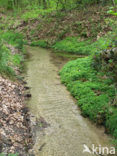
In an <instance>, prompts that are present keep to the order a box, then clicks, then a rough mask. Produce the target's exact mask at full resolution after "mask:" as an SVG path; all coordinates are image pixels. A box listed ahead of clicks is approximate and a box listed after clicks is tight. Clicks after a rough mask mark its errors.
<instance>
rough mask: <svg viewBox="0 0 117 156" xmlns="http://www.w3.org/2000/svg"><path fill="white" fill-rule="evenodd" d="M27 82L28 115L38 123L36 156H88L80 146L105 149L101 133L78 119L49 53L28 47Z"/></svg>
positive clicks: (78, 112) (104, 140) (81, 119)
mask: <svg viewBox="0 0 117 156" xmlns="http://www.w3.org/2000/svg"><path fill="white" fill-rule="evenodd" d="M27 50H28V52H29V53H30V54H31V58H30V59H29V61H28V62H27V78H26V79H27V82H28V85H29V86H30V87H31V94H32V98H31V100H30V101H29V108H30V111H31V113H32V114H33V115H34V116H36V117H37V118H38V119H40V120H41V122H39V125H38V127H40V128H37V130H36V142H35V145H34V153H35V156H91V155H94V154H89V153H83V144H86V145H87V146H88V147H89V148H91V147H92V144H95V146H96V145H99V144H100V145H101V146H104V147H105V146H107V142H108V139H107V137H106V136H105V135H104V133H103V131H102V130H98V128H96V127H95V126H93V125H91V123H90V122H89V121H88V120H87V119H84V118H83V117H82V116H81V115H80V110H78V108H77V106H76V104H75V101H74V99H73V98H72V97H71V95H70V93H69V92H68V91H67V90H66V88H65V86H63V85H62V84H61V83H60V78H59V76H58V74H57V71H58V69H57V67H56V66H55V65H54V64H53V63H52V61H51V55H50V52H49V51H47V50H44V49H41V48H33V47H28V48H27Z"/></svg>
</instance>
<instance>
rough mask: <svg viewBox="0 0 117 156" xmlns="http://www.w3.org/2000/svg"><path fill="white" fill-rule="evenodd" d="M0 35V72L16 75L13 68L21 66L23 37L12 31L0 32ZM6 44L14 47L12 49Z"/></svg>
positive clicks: (11, 75) (10, 75)
mask: <svg viewBox="0 0 117 156" xmlns="http://www.w3.org/2000/svg"><path fill="white" fill-rule="evenodd" d="M0 35H1V38H0V73H1V74H2V75H6V76H8V77H11V78H13V77H14V76H15V75H16V73H15V68H21V66H22V65H21V62H22V61H23V37H22V36H21V35H20V34H18V33H13V32H0ZM8 45H11V46H13V47H15V49H13V51H12V50H11V49H10V48H9V47H8ZM15 50H16V51H17V53H15Z"/></svg>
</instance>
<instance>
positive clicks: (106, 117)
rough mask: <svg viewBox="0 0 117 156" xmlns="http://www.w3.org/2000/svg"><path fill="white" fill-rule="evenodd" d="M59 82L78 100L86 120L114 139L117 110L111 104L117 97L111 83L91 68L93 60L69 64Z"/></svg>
mask: <svg viewBox="0 0 117 156" xmlns="http://www.w3.org/2000/svg"><path fill="white" fill-rule="evenodd" d="M60 75H61V80H62V83H64V84H65V85H66V86H67V88H68V90H69V91H70V92H71V94H72V95H73V96H74V97H75V98H76V99H77V100H78V102H77V104H78V105H79V106H80V108H81V110H82V114H83V115H84V116H85V117H89V118H90V119H91V120H93V121H94V122H96V123H98V124H102V125H104V126H105V127H106V129H107V130H108V132H110V133H111V134H112V135H113V136H114V137H115V138H116V139H117V124H116V123H117V109H116V107H114V106H112V101H113V100H114V98H115V96H116V95H117V90H116V89H115V86H114V84H113V80H111V79H110V78H108V77H106V76H105V74H104V73H103V72H97V71H96V70H95V69H93V68H92V58H91V57H86V58H80V59H77V60H75V61H70V62H68V63H67V64H66V65H65V66H64V67H63V69H62V70H61V71H60Z"/></svg>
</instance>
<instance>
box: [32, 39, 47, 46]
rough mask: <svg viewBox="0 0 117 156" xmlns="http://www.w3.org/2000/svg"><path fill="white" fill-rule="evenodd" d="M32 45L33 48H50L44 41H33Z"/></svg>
mask: <svg viewBox="0 0 117 156" xmlns="http://www.w3.org/2000/svg"><path fill="white" fill-rule="evenodd" d="M30 45H31V46H40V47H42V48H47V47H48V43H47V42H46V41H44V40H38V41H32V42H31V44H30Z"/></svg>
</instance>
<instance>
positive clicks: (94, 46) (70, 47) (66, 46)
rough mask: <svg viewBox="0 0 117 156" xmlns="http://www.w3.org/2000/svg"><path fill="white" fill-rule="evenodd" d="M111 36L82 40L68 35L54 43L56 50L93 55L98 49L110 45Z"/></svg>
mask: <svg viewBox="0 0 117 156" xmlns="http://www.w3.org/2000/svg"><path fill="white" fill-rule="evenodd" d="M110 40H111V39H110V38H109V36H108V37H107V36H105V37H101V38H99V39H98V40H97V41H95V42H93V41H91V39H90V40H84V41H81V40H80V39H79V38H76V37H67V38H66V39H64V40H62V41H58V42H56V43H55V44H54V45H53V48H54V49H55V50H56V51H63V52H69V53H73V54H80V55H91V54H92V53H95V52H96V51H100V50H104V49H106V48H107V47H108V46H109V43H110Z"/></svg>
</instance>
